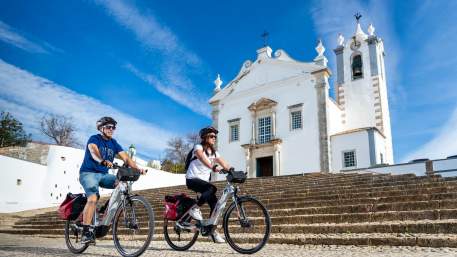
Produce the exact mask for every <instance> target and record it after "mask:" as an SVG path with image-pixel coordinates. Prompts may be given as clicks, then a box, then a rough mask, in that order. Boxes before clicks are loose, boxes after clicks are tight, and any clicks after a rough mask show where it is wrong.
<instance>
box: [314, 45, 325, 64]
mask: <svg viewBox="0 0 457 257" xmlns="http://www.w3.org/2000/svg"><path fill="white" fill-rule="evenodd" d="M316 52H317V56H316V58H314V62H315V63H316V64H319V65H322V66H327V62H328V60H327V58H326V57H325V56H324V52H325V47H324V45H323V44H322V40H320V39H319V41H318V43H317V46H316Z"/></svg>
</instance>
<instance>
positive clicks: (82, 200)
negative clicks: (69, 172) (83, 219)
mask: <svg viewBox="0 0 457 257" xmlns="http://www.w3.org/2000/svg"><path fill="white" fill-rule="evenodd" d="M86 202H87V197H86V195H85V194H72V193H68V194H67V197H66V198H65V200H64V201H63V203H62V204H61V205H60V207H59V209H58V210H57V212H58V214H59V217H60V218H61V219H63V220H75V219H77V218H78V217H79V215H80V214H81V212H82V211H83V210H84V206H86Z"/></svg>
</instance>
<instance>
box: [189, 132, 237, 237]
mask: <svg viewBox="0 0 457 257" xmlns="http://www.w3.org/2000/svg"><path fill="white" fill-rule="evenodd" d="M217 133H218V131H217V129H215V128H213V127H206V128H203V129H201V130H200V133H199V134H200V138H201V143H200V144H196V145H195V146H194V148H193V156H192V159H191V160H192V161H191V162H190V164H189V168H188V169H187V172H186V185H187V188H189V189H190V190H192V191H195V192H199V193H201V196H200V198H199V199H198V202H197V205H196V206H194V207H193V208H192V209H191V210H190V215H191V216H192V217H193V218H194V219H196V220H199V221H201V220H203V217H202V215H201V211H200V208H199V206H202V205H203V204H204V203H205V202H207V203H208V205H209V207H210V217H211V215H212V213H213V211H214V208H215V207H216V203H217V197H216V191H217V188H216V187H215V186H214V185H213V184H211V183H209V179H210V175H211V171H213V172H219V171H220V169H221V168H219V167H218V166H217V165H218V164H219V165H220V166H222V168H224V169H226V170H228V169H229V168H230V166H229V165H228V164H227V163H226V162H225V161H224V160H223V159H222V158H221V157H220V155H219V153H218V152H217V151H216V149H215V148H214V146H215V144H216V139H217ZM209 237H210V238H211V239H212V240H213V241H214V242H215V243H224V242H225V241H224V239H223V238H222V237H221V236H220V235H219V233H217V231H216V230H213V233H211V234H210V235H209Z"/></svg>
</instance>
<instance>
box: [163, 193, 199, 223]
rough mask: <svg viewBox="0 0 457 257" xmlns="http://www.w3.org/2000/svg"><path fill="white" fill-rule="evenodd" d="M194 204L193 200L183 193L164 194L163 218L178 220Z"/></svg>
mask: <svg viewBox="0 0 457 257" xmlns="http://www.w3.org/2000/svg"><path fill="white" fill-rule="evenodd" d="M194 204H195V200H194V199H192V198H190V197H188V196H187V195H186V194H185V193H181V194H176V195H166V196H165V212H164V215H163V216H164V218H165V219H167V220H178V219H180V218H181V216H182V215H183V214H184V213H185V212H186V211H188V210H189V209H190V208H191V207H192V206H193V205H194Z"/></svg>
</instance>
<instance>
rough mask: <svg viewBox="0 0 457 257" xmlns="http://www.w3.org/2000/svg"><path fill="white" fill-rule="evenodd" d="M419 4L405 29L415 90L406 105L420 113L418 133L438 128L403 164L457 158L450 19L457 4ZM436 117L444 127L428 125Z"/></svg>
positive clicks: (454, 34) (456, 36)
mask: <svg viewBox="0 0 457 257" xmlns="http://www.w3.org/2000/svg"><path fill="white" fill-rule="evenodd" d="M421 4H422V5H421V6H419V7H418V9H417V11H416V12H415V13H414V15H413V16H412V17H411V19H410V20H409V22H408V23H407V25H406V26H407V27H406V30H407V31H408V32H409V33H408V35H407V36H408V39H409V40H408V41H410V42H411V43H410V45H408V46H410V47H411V48H412V49H413V50H411V52H412V53H413V54H412V55H411V56H410V57H409V58H411V60H410V61H411V62H412V63H414V64H415V65H414V72H412V73H411V74H410V76H409V79H410V81H409V82H410V83H411V84H413V85H414V88H415V90H411V91H410V92H409V95H408V96H409V99H408V104H409V105H410V106H412V107H413V108H414V110H415V111H417V113H419V114H416V115H417V116H416V117H417V119H418V120H420V121H421V124H420V128H419V129H420V130H421V131H423V130H427V129H428V128H432V129H434V128H435V127H438V128H437V129H436V130H435V131H433V133H432V136H431V137H430V139H429V140H427V142H426V143H425V144H423V145H422V146H420V147H418V148H417V149H414V150H413V151H411V152H409V153H407V154H406V155H405V157H404V158H403V159H402V161H403V162H406V161H410V160H412V159H417V158H429V159H437V158H445V157H446V156H449V155H455V154H457V129H456V128H457V106H455V97H456V96H457V90H456V88H455V81H456V80H457V74H456V73H455V72H454V70H455V66H456V65H457V58H456V56H455V55H454V54H452V53H453V52H454V48H455V43H454V42H455V41H456V40H457V29H456V28H455V22H456V17H455V15H449V10H455V9H456V8H457V3H456V2H453V1H449V2H443V1H425V2H423V3H421ZM430 13H433V15H430ZM437 17H439V18H437ZM408 46H406V47H408ZM437 74H439V75H437ZM435 116H443V117H446V118H447V121H446V122H444V124H437V123H436V122H431V121H430V120H433V118H434V117H435ZM413 129H417V128H416V127H414V128H413Z"/></svg>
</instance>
